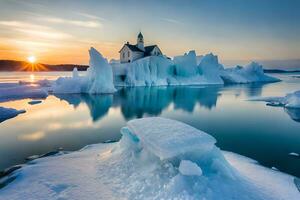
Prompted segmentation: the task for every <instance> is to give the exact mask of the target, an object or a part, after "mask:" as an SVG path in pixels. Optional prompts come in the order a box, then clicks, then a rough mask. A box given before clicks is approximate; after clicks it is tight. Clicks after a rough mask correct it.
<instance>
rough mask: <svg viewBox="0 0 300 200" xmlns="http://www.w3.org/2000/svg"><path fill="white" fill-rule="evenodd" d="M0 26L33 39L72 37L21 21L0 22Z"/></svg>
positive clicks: (49, 28)
mask: <svg viewBox="0 0 300 200" xmlns="http://www.w3.org/2000/svg"><path fill="white" fill-rule="evenodd" d="M0 26H7V27H10V28H11V29H12V31H14V32H20V33H25V34H26V35H27V36H29V37H34V38H35V39H48V40H53V39H67V38H72V35H70V34H67V33H64V32H60V31H57V30H55V29H53V28H51V27H48V26H42V25H38V24H32V23H27V22H23V21H0Z"/></svg>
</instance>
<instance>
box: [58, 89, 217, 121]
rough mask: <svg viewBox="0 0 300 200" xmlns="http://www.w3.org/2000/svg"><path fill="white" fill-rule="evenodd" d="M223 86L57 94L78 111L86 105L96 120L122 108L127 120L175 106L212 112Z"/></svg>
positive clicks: (176, 107)
mask: <svg viewBox="0 0 300 200" xmlns="http://www.w3.org/2000/svg"><path fill="white" fill-rule="evenodd" d="M220 88H221V87H220V86H216V87H215V86H213V87H212V86H210V87H134V88H122V89H120V90H119V91H118V92H116V93H115V94H113V95H89V94H55V96H56V97H57V98H59V99H60V100H64V101H66V102H68V103H69V104H70V105H73V106H74V108H75V109H76V108H77V107H78V106H79V104H81V103H84V104H86V105H87V107H88V108H89V110H90V115H91V117H92V119H93V121H98V120H99V119H101V118H102V117H103V116H105V115H107V113H108V111H109V108H110V107H112V106H113V107H117V108H118V107H119V108H120V111H121V113H122V115H123V117H124V118H125V119H127V120H128V119H132V118H141V117H143V116H144V115H151V116H157V115H160V114H161V113H162V111H163V110H165V109H167V108H168V107H169V106H170V105H172V104H173V106H174V108H175V109H180V110H183V111H186V112H190V113H191V112H194V109H195V106H196V105H197V104H199V105H200V107H204V108H207V109H209V110H210V109H212V108H214V107H216V105H217V99H218V96H219V91H220Z"/></svg>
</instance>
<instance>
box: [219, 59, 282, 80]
mask: <svg viewBox="0 0 300 200" xmlns="http://www.w3.org/2000/svg"><path fill="white" fill-rule="evenodd" d="M221 77H222V79H223V80H224V82H225V83H256V82H277V81H280V80H279V79H278V78H275V77H272V76H268V75H266V74H265V73H264V71H263V67H262V65H260V64H258V63H256V62H252V63H250V64H249V65H247V66H246V67H241V66H237V67H236V68H231V69H226V70H225V71H224V72H223V73H222V75H221Z"/></svg>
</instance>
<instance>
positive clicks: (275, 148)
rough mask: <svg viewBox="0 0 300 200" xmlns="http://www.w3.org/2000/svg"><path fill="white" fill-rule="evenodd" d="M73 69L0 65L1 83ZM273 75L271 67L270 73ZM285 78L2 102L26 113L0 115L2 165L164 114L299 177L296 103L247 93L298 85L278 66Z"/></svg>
mask: <svg viewBox="0 0 300 200" xmlns="http://www.w3.org/2000/svg"><path fill="white" fill-rule="evenodd" d="M70 74H71V72H39V73H34V74H32V73H26V72H19V73H10V72H6V73H3V72H1V73H0V83H3V82H18V81H20V80H25V81H33V80H38V79H45V78H47V79H55V78H57V76H62V75H63V76H67V75H70ZM272 75H274V74H272ZM275 76H277V77H279V78H281V79H282V80H283V81H282V82H278V83H270V84H244V85H228V86H207V87H205V86H199V87H195V86H192V87H152V88H149V87H136V88H123V89H121V88H119V90H118V92H116V93H115V94H111V95H50V96H48V98H47V99H45V100H43V102H42V103H41V104H36V105H29V104H28V102H29V101H30V100H29V99H24V100H18V101H10V102H4V103H0V106H4V107H12V108H16V109H25V110H26V113H25V114H21V115H19V116H17V117H16V118H13V119H9V120H7V121H4V122H2V123H0V170H2V169H4V168H6V167H9V166H11V165H15V164H19V163H24V162H25V158H26V157H28V156H31V155H37V154H44V153H47V152H49V151H53V150H56V149H58V148H63V149H64V150H68V151H69V150H70V151H74V150H78V149H80V148H82V147H84V146H85V145H88V144H94V143H99V142H108V141H117V140H119V139H120V137H121V135H120V128H121V127H123V126H125V124H126V122H127V121H128V120H131V119H135V118H140V117H147V116H162V117H168V118H172V119H176V120H180V121H182V122H185V123H187V124H190V125H192V126H194V127H196V128H198V129H201V130H203V131H205V132H207V133H209V134H211V135H212V136H214V137H215V138H216V139H217V146H218V147H219V148H221V149H222V150H227V151H232V152H235V153H238V154H241V155H244V156H247V157H250V158H253V159H255V160H257V161H258V162H259V163H260V164H262V165H264V166H266V167H269V168H271V167H276V168H278V169H279V170H280V171H283V172H286V173H289V174H292V175H295V176H298V177H300V158H297V157H292V156H289V155H288V154H289V153H290V152H296V153H300V109H290V110H287V109H284V108H281V107H270V106H266V105H265V102H258V101H248V99H251V98H253V97H259V96H284V95H285V94H286V93H288V92H293V91H296V90H299V89H300V78H298V77H299V74H276V75H275Z"/></svg>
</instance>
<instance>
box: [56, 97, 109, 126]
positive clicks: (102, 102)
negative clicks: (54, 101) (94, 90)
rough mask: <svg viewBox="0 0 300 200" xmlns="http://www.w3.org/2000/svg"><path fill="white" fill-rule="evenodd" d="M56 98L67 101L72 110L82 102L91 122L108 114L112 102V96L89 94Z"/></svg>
mask: <svg viewBox="0 0 300 200" xmlns="http://www.w3.org/2000/svg"><path fill="white" fill-rule="evenodd" d="M55 96H56V97H57V98H59V99H61V100H65V101H67V102H68V103H69V104H70V105H73V106H74V108H77V107H78V105H79V104H80V103H81V102H83V103H85V104H86V105H87V106H88V108H89V110H90V115H91V117H92V119H93V121H97V120H99V119H101V118H102V117H103V116H105V115H106V114H107V113H108V110H109V108H110V107H111V105H112V102H113V96H112V95H89V94H56V95H55Z"/></svg>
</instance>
